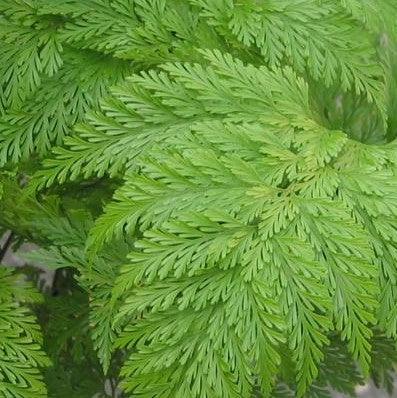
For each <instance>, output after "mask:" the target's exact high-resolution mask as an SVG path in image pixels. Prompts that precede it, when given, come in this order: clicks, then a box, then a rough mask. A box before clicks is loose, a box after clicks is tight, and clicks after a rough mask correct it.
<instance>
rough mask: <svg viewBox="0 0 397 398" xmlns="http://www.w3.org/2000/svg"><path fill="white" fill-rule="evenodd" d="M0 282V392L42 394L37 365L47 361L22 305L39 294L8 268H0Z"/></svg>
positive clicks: (17, 395)
mask: <svg viewBox="0 0 397 398" xmlns="http://www.w3.org/2000/svg"><path fill="white" fill-rule="evenodd" d="M0 281H1V287H0V330H1V337H0V391H1V393H2V395H3V396H4V397H13V398H14V397H15V398H20V397H32V398H33V397H34V398H36V397H45V396H46V386H45V384H44V382H43V376H42V374H41V371H40V368H44V367H47V366H49V364H50V363H49V360H48V358H47V356H46V354H45V353H44V352H43V351H42V348H41V345H42V336H41V332H40V329H39V328H38V325H37V324H36V322H35V317H34V316H33V314H32V313H31V311H30V310H29V308H28V307H27V306H26V305H25V303H31V302H38V301H39V300H40V296H39V295H38V294H37V293H36V292H35V291H33V290H32V287H31V286H30V285H29V284H27V283H25V282H23V281H21V280H20V278H17V277H16V276H15V275H13V274H12V273H11V272H10V271H9V270H8V269H7V268H0Z"/></svg>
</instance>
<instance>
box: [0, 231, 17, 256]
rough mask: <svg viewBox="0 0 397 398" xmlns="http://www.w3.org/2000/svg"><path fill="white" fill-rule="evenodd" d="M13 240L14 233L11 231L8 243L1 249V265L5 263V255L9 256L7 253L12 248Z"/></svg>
mask: <svg viewBox="0 0 397 398" xmlns="http://www.w3.org/2000/svg"><path fill="white" fill-rule="evenodd" d="M13 239H14V232H12V231H10V233H9V235H8V237H7V239H6V241H5V242H4V245H3V247H2V248H1V249H0V263H1V262H2V261H3V259H4V257H5V255H6V254H7V251H8V249H9V248H10V246H11V243H12V240H13Z"/></svg>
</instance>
